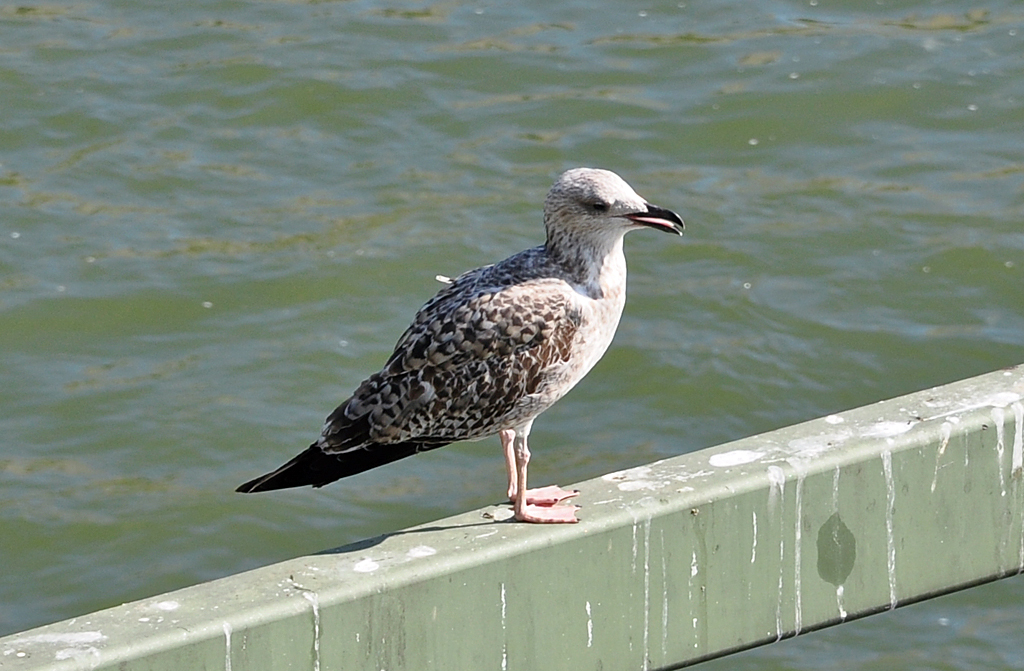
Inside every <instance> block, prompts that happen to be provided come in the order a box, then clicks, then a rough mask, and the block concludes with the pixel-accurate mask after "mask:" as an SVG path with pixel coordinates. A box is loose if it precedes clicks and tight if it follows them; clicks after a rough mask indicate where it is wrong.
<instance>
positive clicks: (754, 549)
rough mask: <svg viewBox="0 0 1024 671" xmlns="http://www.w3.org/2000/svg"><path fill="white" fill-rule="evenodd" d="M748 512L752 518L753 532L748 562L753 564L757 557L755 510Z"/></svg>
mask: <svg viewBox="0 0 1024 671" xmlns="http://www.w3.org/2000/svg"><path fill="white" fill-rule="evenodd" d="M750 514H751V516H752V517H753V519H754V533H753V534H752V536H753V538H754V542H753V543H751V544H750V563H751V564H753V563H754V561H755V560H756V559H757V511H756V510H753V511H751V512H750Z"/></svg>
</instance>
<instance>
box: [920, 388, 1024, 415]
mask: <svg viewBox="0 0 1024 671" xmlns="http://www.w3.org/2000/svg"><path fill="white" fill-rule="evenodd" d="M1020 400H1021V395H1020V394H1017V393H1014V392H1012V391H1000V392H997V393H995V394H992V395H991V396H988V397H986V398H984V399H982V400H981V401H978V402H977V403H972V404H970V405H965V406H961V407H958V408H956V409H954V410H949V411H948V412H943V413H940V414H938V415H934V416H932V417H926V418H925V420H924V421H926V422H928V421H931V420H933V419H942V418H943V417H949V416H950V415H956V414H958V413H962V412H967V411H969V410H977V409H978V408H988V407H993V408H1005V407H1006V406H1008V405H1010V404H1011V403H1016V402H1018V401H1020ZM949 404H950V402H949V401H946V402H931V403H929V402H928V401H925V405H926V406H928V407H929V408H939V407H943V406H946V405H949Z"/></svg>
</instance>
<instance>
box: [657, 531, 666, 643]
mask: <svg viewBox="0 0 1024 671" xmlns="http://www.w3.org/2000/svg"><path fill="white" fill-rule="evenodd" d="M658 533H660V534H661V657H662V659H667V658H668V566H667V565H666V559H665V530H664V529H661V530H660V531H659V532H658Z"/></svg>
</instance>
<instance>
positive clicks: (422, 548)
mask: <svg viewBox="0 0 1024 671" xmlns="http://www.w3.org/2000/svg"><path fill="white" fill-rule="evenodd" d="M494 533H497V532H494ZM478 538H479V536H478ZM436 554H437V550H435V549H434V548H432V547H430V546H429V545H417V546H416V547H414V548H412V549H410V550H409V552H407V553H406V555H407V556H408V557H409V558H411V559H421V558H423V557H430V556H432V555H436Z"/></svg>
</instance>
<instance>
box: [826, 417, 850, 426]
mask: <svg viewBox="0 0 1024 671" xmlns="http://www.w3.org/2000/svg"><path fill="white" fill-rule="evenodd" d="M825 421H826V422H828V423H829V424H842V423H843V422H845V421H846V420H845V419H843V418H842V417H840V416H839V415H829V416H828V417H826V418H825Z"/></svg>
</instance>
